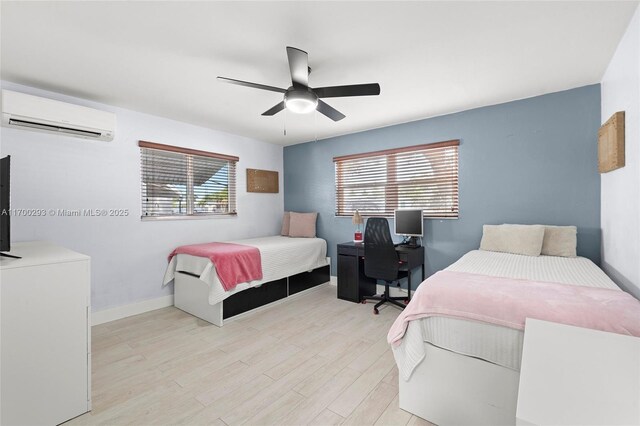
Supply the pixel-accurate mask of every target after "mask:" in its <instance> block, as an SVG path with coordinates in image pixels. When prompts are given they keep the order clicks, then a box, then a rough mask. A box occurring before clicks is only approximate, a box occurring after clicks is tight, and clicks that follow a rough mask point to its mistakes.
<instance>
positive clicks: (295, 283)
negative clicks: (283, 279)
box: [289, 265, 330, 295]
mask: <svg viewBox="0 0 640 426" xmlns="http://www.w3.org/2000/svg"><path fill="white" fill-rule="evenodd" d="M329 275H330V270H329V265H327V266H322V267H320V268H317V269H314V270H313V271H310V272H302V273H301V274H296V275H292V276H290V277H289V294H290V295H291V294H296V293H299V292H301V291H304V290H307V289H309V288H311V287H315V286H317V285H320V284H324V283H326V282H328V281H329V279H330V278H329Z"/></svg>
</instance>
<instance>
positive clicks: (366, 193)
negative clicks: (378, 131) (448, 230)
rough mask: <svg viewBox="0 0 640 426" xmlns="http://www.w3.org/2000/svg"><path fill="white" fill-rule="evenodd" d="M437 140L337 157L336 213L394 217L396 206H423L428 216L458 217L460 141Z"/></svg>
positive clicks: (420, 207)
mask: <svg viewBox="0 0 640 426" xmlns="http://www.w3.org/2000/svg"><path fill="white" fill-rule="evenodd" d="M459 144H460V141H458V140H454V141H448V142H439V143H432V144H426V145H418V146H411V147H405V148H399V149H389V150H385V151H376V152H369V153H365V154H355V155H346V156H342V157H335V158H334V159H333V161H334V163H335V169H336V216H352V215H353V214H354V212H355V211H356V210H359V211H360V213H361V214H365V215H368V216H393V211H394V210H395V209H402V208H419V209H423V210H424V216H425V217H432V218H457V217H458V145H459Z"/></svg>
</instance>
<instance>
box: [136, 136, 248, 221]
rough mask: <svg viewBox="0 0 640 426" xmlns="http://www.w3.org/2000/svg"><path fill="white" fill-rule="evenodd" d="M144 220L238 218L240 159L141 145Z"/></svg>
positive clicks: (188, 150)
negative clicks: (237, 168) (211, 217)
mask: <svg viewBox="0 0 640 426" xmlns="http://www.w3.org/2000/svg"><path fill="white" fill-rule="evenodd" d="M138 146H139V147H140V156H141V160H140V167H141V177H142V188H141V194H142V218H143V219H150V218H168V217H171V218H175V217H200V216H221V215H235V214H236V163H237V162H238V157H233V156H230V155H223V154H216V153H213V152H206V151H197V150H194V149H186V148H180V147H175V146H171V145H161V144H157V143H153V142H145V141H140V142H138Z"/></svg>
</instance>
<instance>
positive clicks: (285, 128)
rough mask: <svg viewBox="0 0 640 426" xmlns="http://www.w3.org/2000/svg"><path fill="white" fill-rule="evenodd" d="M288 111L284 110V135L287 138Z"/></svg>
mask: <svg viewBox="0 0 640 426" xmlns="http://www.w3.org/2000/svg"><path fill="white" fill-rule="evenodd" d="M287 115H288V114H287V110H286V109H285V110H284V135H285V136H287Z"/></svg>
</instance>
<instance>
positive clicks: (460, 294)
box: [387, 271, 640, 345]
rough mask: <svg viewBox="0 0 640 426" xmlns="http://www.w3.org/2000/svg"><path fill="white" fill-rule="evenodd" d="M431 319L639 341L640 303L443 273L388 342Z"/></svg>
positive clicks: (616, 293)
mask: <svg viewBox="0 0 640 426" xmlns="http://www.w3.org/2000/svg"><path fill="white" fill-rule="evenodd" d="M430 316H444V317H450V318H460V319H465V320H475V321H482V322H487V323H490V324H496V325H501V326H504V327H509V328H514V329H517V330H523V329H524V323H525V319H526V318H535V319H540V320H545V321H551V322H557V323H562V324H568V325H575V326H578V327H584V328H591V329H596V330H602V331H609V332H613V333H618V334H627V335H632V336H637V337H640V301H638V300H636V299H635V298H634V297H633V296H631V295H630V294H628V293H625V292H623V291H620V290H612V289H605V288H593V287H583V286H578V285H567V284H558V283H548V282H539V281H528V280H518V279H512V278H501V277H490V276H486V275H478V274H469V273H464V272H452V271H440V272H438V273H436V274H434V275H433V276H431V277H430V278H429V279H427V280H426V281H425V282H423V283H422V284H421V285H420V287H418V289H417V290H416V292H415V295H414V296H413V299H412V300H411V302H410V303H409V305H408V306H407V307H406V308H405V309H404V311H402V313H401V314H400V316H399V317H398V318H397V319H396V321H395V322H394V323H393V325H392V326H391V330H389V334H388V335H387V340H388V342H389V343H392V344H396V345H397V344H399V343H400V340H401V339H402V337H403V336H404V333H405V331H406V329H407V325H408V324H409V321H413V320H416V319H419V318H425V317H430Z"/></svg>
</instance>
